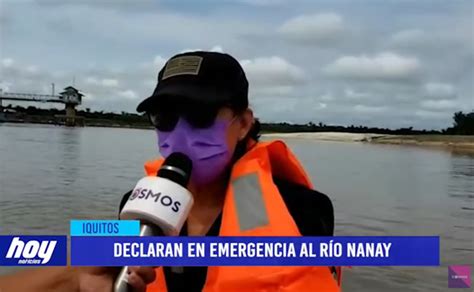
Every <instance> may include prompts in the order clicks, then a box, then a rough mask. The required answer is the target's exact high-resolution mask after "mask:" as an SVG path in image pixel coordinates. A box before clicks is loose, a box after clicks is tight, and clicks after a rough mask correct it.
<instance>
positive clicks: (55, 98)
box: [0, 86, 84, 126]
mask: <svg viewBox="0 0 474 292" xmlns="http://www.w3.org/2000/svg"><path fill="white" fill-rule="evenodd" d="M83 96H84V95H83V94H82V93H80V92H79V90H77V89H76V88H74V87H72V86H68V87H66V88H64V91H63V92H61V93H59V94H58V95H55V94H54V93H53V94H37V93H16V92H3V91H1V90H0V112H1V111H2V109H3V106H2V102H3V101H4V100H9V101H27V102H41V103H61V104H64V107H65V110H66V114H65V115H64V116H57V118H60V119H62V120H64V121H65V124H66V126H75V125H76V122H77V119H78V117H77V116H76V106H78V105H80V104H81V103H82V97H83Z"/></svg>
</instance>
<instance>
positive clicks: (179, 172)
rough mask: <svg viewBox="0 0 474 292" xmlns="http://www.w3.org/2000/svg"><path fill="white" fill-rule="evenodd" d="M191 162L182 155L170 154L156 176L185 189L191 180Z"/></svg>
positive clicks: (177, 153) (178, 153)
mask: <svg viewBox="0 0 474 292" xmlns="http://www.w3.org/2000/svg"><path fill="white" fill-rule="evenodd" d="M192 168H193V162H192V161H191V159H189V157H188V156H186V155H185V154H183V153H180V152H175V153H171V154H170V155H169V156H168V157H167V158H166V160H165V162H164V163H163V165H162V166H161V167H160V169H159V170H158V173H157V176H159V177H162V178H166V179H169V180H171V181H172V182H175V183H177V184H179V185H180V186H182V187H186V186H187V185H188V183H189V179H190V178H191V171H192Z"/></svg>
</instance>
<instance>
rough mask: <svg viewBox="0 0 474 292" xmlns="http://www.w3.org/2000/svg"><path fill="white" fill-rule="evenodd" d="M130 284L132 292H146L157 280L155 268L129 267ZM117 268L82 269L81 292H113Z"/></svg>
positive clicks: (80, 277) (80, 278)
mask: <svg viewBox="0 0 474 292" xmlns="http://www.w3.org/2000/svg"><path fill="white" fill-rule="evenodd" d="M128 272H129V274H128V284H129V285H130V286H131V287H132V288H133V290H132V291H130V292H145V291H146V286H147V285H148V284H150V283H152V282H153V281H154V280H155V277H156V274H155V268H153V267H129V268H128ZM117 274H118V270H117V268H108V267H88V268H81V271H80V272H79V291H80V292H96V291H97V292H99V291H110V292H113V287H114V282H115V278H116V277H117Z"/></svg>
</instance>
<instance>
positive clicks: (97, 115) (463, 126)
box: [5, 105, 474, 135]
mask: <svg viewBox="0 0 474 292" xmlns="http://www.w3.org/2000/svg"><path fill="white" fill-rule="evenodd" d="M5 108H6V109H11V110H14V111H15V112H16V115H27V116H40V117H44V118H45V119H46V118H49V117H54V116H56V115H64V114H65V111H64V110H59V109H54V108H53V109H40V108H36V107H34V106H29V107H27V108H24V107H21V106H12V105H8V106H7V107H5ZM77 115H78V116H81V117H83V118H84V119H86V121H92V122H93V121H102V122H110V123H115V124H120V125H128V126H148V125H149V123H148V118H147V117H146V116H145V115H139V114H134V113H127V112H121V113H112V112H104V111H91V110H90V109H89V108H86V109H85V110H79V111H78V112H77ZM86 125H87V123H86ZM261 129H262V131H263V132H279V133H293V132H349V133H375V134H392V135H417V134H447V135H474V111H471V112H468V113H464V112H461V111H459V112H456V113H454V114H453V125H452V126H451V127H448V128H446V129H443V130H425V129H423V130H417V129H413V127H408V128H399V129H389V128H378V127H366V126H355V125H350V126H338V125H326V124H324V123H321V122H320V123H318V124H314V123H313V122H309V123H307V124H290V123H265V122H263V123H262V124H261Z"/></svg>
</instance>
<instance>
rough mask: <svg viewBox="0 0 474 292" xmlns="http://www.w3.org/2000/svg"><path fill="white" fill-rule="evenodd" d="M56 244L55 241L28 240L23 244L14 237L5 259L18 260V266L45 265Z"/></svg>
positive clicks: (18, 238)
mask: <svg viewBox="0 0 474 292" xmlns="http://www.w3.org/2000/svg"><path fill="white" fill-rule="evenodd" d="M56 244H57V241H56V240H42V241H41V242H40V241H37V240H29V241H28V242H26V243H25V242H24V241H22V240H21V239H20V237H14V238H13V239H12V242H11V243H10V247H9V248H8V251H7V255H6V256H5V257H6V258H9V259H11V258H14V259H19V260H18V264H39V263H41V264H46V263H48V262H49V260H50V259H51V257H52V255H53V253H54V248H55V247H56Z"/></svg>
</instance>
